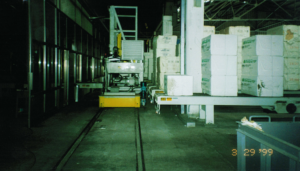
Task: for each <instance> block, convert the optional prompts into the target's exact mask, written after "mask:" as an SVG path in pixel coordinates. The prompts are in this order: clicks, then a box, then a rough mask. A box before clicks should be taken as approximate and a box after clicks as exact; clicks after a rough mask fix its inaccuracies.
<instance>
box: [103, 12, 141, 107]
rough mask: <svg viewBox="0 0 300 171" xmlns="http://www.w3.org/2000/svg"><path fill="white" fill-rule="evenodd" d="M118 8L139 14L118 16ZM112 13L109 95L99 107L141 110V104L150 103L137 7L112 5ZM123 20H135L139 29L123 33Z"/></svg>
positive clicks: (107, 62) (107, 74)
mask: <svg viewBox="0 0 300 171" xmlns="http://www.w3.org/2000/svg"><path fill="white" fill-rule="evenodd" d="M117 9H122V10H123V11H124V10H131V12H132V11H135V15H118V14H117ZM109 11H110V45H109V48H110V53H111V54H112V55H111V56H110V57H108V58H106V59H105V88H104V90H105V92H104V95H102V96H100V97H99V107H140V104H141V102H142V105H145V104H146V96H145V95H143V94H144V92H145V91H146V90H144V89H145V86H144V85H145V84H144V82H143V62H142V60H143V57H144V41H143V40H137V7H128V6H110V9H109ZM119 17H130V18H135V24H134V25H135V30H123V29H122V26H121V23H120V20H119ZM127 24H128V23H127ZM133 34H134V35H133ZM140 93H141V94H142V99H141V96H140Z"/></svg>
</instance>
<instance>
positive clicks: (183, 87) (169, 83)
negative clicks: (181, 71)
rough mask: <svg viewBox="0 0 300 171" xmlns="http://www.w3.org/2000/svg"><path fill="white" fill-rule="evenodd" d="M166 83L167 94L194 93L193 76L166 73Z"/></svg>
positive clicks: (165, 90)
mask: <svg viewBox="0 0 300 171" xmlns="http://www.w3.org/2000/svg"><path fill="white" fill-rule="evenodd" d="M164 84H165V85H164V92H165V93H166V94H167V95H178V96H180V95H182V96H184V95H193V76H189V75H165V80H164Z"/></svg>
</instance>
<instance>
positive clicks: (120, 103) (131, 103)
mask: <svg viewBox="0 0 300 171" xmlns="http://www.w3.org/2000/svg"><path fill="white" fill-rule="evenodd" d="M140 101H141V100H140V96H139V95H136V96H132V97H128V96H127V97H122V96H118V97H111V96H99V107H100V108H102V107H137V108H138V107H140Z"/></svg>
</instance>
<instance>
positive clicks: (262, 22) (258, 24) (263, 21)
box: [257, 1, 287, 27]
mask: <svg viewBox="0 0 300 171" xmlns="http://www.w3.org/2000/svg"><path fill="white" fill-rule="evenodd" d="M286 2H287V1H285V2H284V3H283V4H281V5H280V6H282V5H284V4H285V3H286ZM279 8H280V7H278V8H276V9H275V10H274V11H273V12H272V13H271V14H270V15H268V16H267V17H266V18H265V19H264V20H262V21H261V22H260V23H258V24H257V27H258V26H259V25H261V24H262V23H263V22H264V21H265V20H266V19H267V18H269V17H270V16H271V15H273V14H274V13H275V12H276V11H277V10H278V9H279Z"/></svg>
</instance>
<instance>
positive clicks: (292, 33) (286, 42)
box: [267, 25, 300, 90]
mask: <svg viewBox="0 0 300 171" xmlns="http://www.w3.org/2000/svg"><path fill="white" fill-rule="evenodd" d="M267 34H268V35H283V39H282V40H281V41H283V57H284V76H283V78H284V82H283V88H284V90H299V89H300V82H299V78H300V65H299V62H300V36H299V34H300V26H296V25H282V26H278V27H274V28H271V29H269V30H267Z"/></svg>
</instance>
